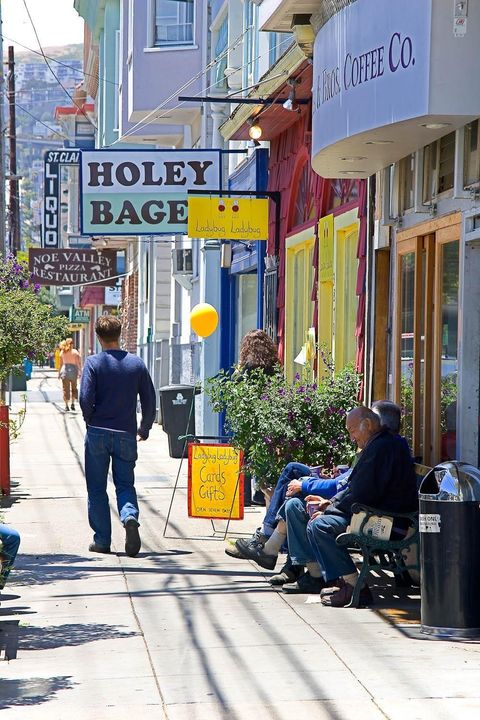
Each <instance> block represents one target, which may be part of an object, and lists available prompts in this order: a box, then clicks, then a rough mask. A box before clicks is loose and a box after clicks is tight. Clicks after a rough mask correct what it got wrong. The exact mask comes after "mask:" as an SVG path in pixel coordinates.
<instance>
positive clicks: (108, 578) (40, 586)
mask: <svg viewBox="0 0 480 720" xmlns="http://www.w3.org/2000/svg"><path fill="white" fill-rule="evenodd" d="M28 396H29V401H28V409H27V417H26V421H25V424H24V426H23V429H22V432H21V436H20V438H19V440H17V441H16V442H14V443H13V444H12V494H11V496H10V498H4V501H3V507H4V508H5V509H4V510H3V512H4V516H5V517H4V519H5V522H7V523H9V524H11V525H13V526H15V527H16V528H18V530H19V531H20V533H21V535H22V546H21V548H20V554H19V557H18V564H17V569H16V570H15V571H14V573H12V576H11V582H9V583H8V585H7V587H6V588H5V590H4V591H3V593H2V595H1V596H0V601H1V606H0V658H1V657H2V655H1V653H2V647H3V648H4V647H5V645H7V654H9V655H10V656H14V655H15V648H16V647H17V644H18V652H17V654H16V658H15V659H11V660H9V661H6V660H3V659H0V678H1V679H0V709H2V710H3V713H2V719H3V718H5V720H17V719H21V720H24V718H26V717H28V720H38V719H39V718H42V719H47V718H48V720H110V719H111V718H118V717H125V716H130V717H132V716H133V715H134V714H135V713H136V714H137V715H138V716H141V717H142V720H149V719H150V718H155V719H156V720H162V718H168V719H169V720H217V719H222V720H226V719H229V720H230V719H231V720H247V719H248V720H251V719H252V718H255V720H291V718H292V717H293V718H295V717H297V718H309V720H310V719H311V720H350V719H353V718H354V719H355V720H385V718H388V719H389V720H404V718H409V719H411V720H427V719H428V718H435V720H454V719H456V718H460V717H461V718H462V720H470V718H472V719H473V718H478V717H479V714H480V682H479V678H480V644H477V643H461V642H457V643H453V642H442V641H435V640H430V639H428V638H427V637H424V636H422V635H421V634H420V632H419V627H418V616H417V614H418V598H417V599H415V598H413V599H411V598H410V599H409V598H408V597H407V596H406V595H405V594H404V595H403V596H399V597H397V598H393V599H392V596H391V593H392V589H390V590H388V591H387V593H385V582H384V581H382V580H381V578H378V579H377V580H375V579H374V581H373V585H374V594H375V595H376V598H377V605H376V606H375V608H373V609H365V610H353V609H332V608H324V607H322V606H321V605H320V604H319V603H318V598H317V597H306V596H302V595H294V596H286V595H285V594H282V593H281V592H276V591H274V590H273V589H272V588H271V587H270V585H269V584H268V582H267V581H266V578H267V577H268V575H269V573H265V572H259V571H258V569H257V567H256V566H255V565H253V564H252V563H249V562H247V561H240V560H234V559H232V558H229V557H228V556H226V555H225V554H224V547H225V544H224V542H223V541H222V540H218V539H215V538H214V537H213V536H212V528H211V525H210V522H209V521H207V520H191V519H189V518H188V517H187V510H186V492H185V486H186V468H184V469H182V472H181V475H180V485H181V488H182V489H181V490H179V491H178V493H177V494H176V496H175V501H174V504H173V511H172V519H171V524H170V526H169V528H168V532H167V537H166V538H164V537H163V530H164V523H165V516H166V512H167V510H168V506H169V503H170V499H171V496H172V487H173V485H174V482H175V478H176V475H177V470H178V464H179V461H177V460H173V459H171V458H169V457H168V450H167V442H166V436H165V435H164V433H163V432H162V430H161V428H160V427H159V426H155V427H154V429H153V431H152V434H151V437H150V439H149V440H148V442H146V443H141V444H140V445H139V461H138V464H137V474H136V477H137V480H136V486H137V491H138V494H139V499H140V508H141V518H140V520H141V528H140V529H141V535H142V550H141V552H140V554H139V556H138V557H136V558H129V557H127V556H126V555H125V553H124V548H123V544H124V533H123V528H122V527H121V525H120V523H119V522H118V521H114V536H113V547H112V551H114V552H112V554H111V555H110V556H102V555H93V554H92V553H89V552H88V550H87V548H88V544H89V542H90V540H91V531H90V528H89V526H88V523H87V516H86V494H85V487H84V478H83V469H82V466H83V450H82V446H83V433H84V424H83V421H82V419H81V415H80V413H78V412H77V413H73V412H70V413H66V412H64V411H63V409H62V408H63V402H62V400H61V392H60V389H59V384H58V380H57V379H56V377H55V374H54V373H53V372H51V371H47V370H38V371H36V373H35V375H34V378H33V379H32V380H31V381H30V382H29V391H28ZM112 513H113V516H114V518H115V515H116V510H115V508H114V505H113V504H112ZM261 516H262V510H260V509H247V511H246V518H245V520H244V521H242V522H241V523H232V526H233V531H234V532H250V531H252V530H253V529H254V528H255V527H256V526H257V525H258V524H259V523H260V521H261ZM218 524H220V523H218ZM382 582H383V585H382ZM388 598H390V599H388ZM314 601H316V602H314ZM397 604H398V605H399V607H400V608H402V607H403V608H407V609H409V612H410V614H411V616H412V617H410V622H409V617H408V614H407V611H406V610H402V609H400V611H399V612H398V613H397V614H396V615H395V613H394V612H393V611H392V612H390V610H389V608H392V607H393V606H396V605H397ZM412 608H413V610H412ZM402 613H403V614H402ZM385 618H386V619H385ZM412 618H413V621H412ZM17 624H18V627H17ZM2 643H3V645H2Z"/></svg>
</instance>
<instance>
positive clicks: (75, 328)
mask: <svg viewBox="0 0 480 720" xmlns="http://www.w3.org/2000/svg"><path fill="white" fill-rule="evenodd" d="M84 327H85V324H84V323H69V324H68V325H67V330H68V332H80V330H83V328H84Z"/></svg>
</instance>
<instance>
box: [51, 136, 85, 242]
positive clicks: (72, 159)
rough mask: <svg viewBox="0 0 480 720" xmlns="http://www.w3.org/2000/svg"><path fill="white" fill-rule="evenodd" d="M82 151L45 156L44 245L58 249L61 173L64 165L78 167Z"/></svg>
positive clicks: (54, 152) (61, 151)
mask: <svg viewBox="0 0 480 720" xmlns="http://www.w3.org/2000/svg"><path fill="white" fill-rule="evenodd" d="M79 161H80V150H73V149H72V150H47V151H46V152H45V155H44V190H43V223H42V245H43V247H45V248H57V247H58V246H59V237H60V198H59V190H60V172H61V166H62V165H78V163H79Z"/></svg>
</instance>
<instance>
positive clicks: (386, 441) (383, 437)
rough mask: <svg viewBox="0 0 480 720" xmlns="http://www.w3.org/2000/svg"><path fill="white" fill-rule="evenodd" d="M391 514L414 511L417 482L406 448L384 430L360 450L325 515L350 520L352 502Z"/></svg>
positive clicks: (416, 506) (404, 444)
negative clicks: (345, 484)
mask: <svg viewBox="0 0 480 720" xmlns="http://www.w3.org/2000/svg"><path fill="white" fill-rule="evenodd" d="M356 502H358V503H363V504H364V505H371V506H373V507H375V508H378V509H379V510H385V511H388V510H389V511H391V512H414V511H416V510H417V509H418V494H417V481H416V478H415V472H414V469H413V463H412V458H411V456H410V452H409V450H408V445H407V444H406V443H405V442H401V441H400V439H399V437H398V436H395V435H392V434H391V433H390V432H388V431H387V430H382V431H381V432H380V433H379V434H378V435H376V436H375V437H374V438H373V439H372V440H371V441H370V442H369V443H368V445H367V447H366V448H365V449H364V450H363V451H362V453H361V454H360V457H359V458H358V461H357V464H356V465H355V467H354V468H353V470H352V473H351V475H350V481H349V483H348V485H347V487H346V488H345V489H344V490H342V491H341V492H339V493H337V495H335V496H334V497H333V498H332V504H331V505H330V506H329V507H328V508H327V509H326V510H325V514H334V515H342V516H343V517H346V518H347V519H350V517H351V515H352V505H353V503H356Z"/></svg>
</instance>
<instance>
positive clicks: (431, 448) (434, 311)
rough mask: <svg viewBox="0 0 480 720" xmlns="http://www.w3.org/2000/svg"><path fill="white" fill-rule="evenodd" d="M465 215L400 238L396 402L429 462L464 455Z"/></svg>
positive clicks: (415, 448) (416, 449)
mask: <svg viewBox="0 0 480 720" xmlns="http://www.w3.org/2000/svg"><path fill="white" fill-rule="evenodd" d="M460 233H461V225H460V216H459V214H455V215H453V216H448V217H446V218H440V219H439V220H436V221H432V222H431V223H426V224H424V225H422V226H417V227H416V228H412V229H411V230H408V231H405V232H401V233H398V235H397V245H396V260H397V265H396V267H397V278H396V287H397V292H396V298H395V300H396V302H395V315H396V317H395V327H396V332H395V346H394V353H395V355H394V356H395V399H396V402H398V403H399V404H400V405H401V406H402V408H403V409H404V428H403V433H404V434H405V436H406V437H407V440H408V441H409V443H410V447H411V448H412V452H413V455H414V456H415V457H416V458H418V459H419V460H420V461H421V462H423V463H424V464H425V465H434V464H436V463H438V462H441V461H443V460H451V459H454V458H455V457H456V414H457V374H458V290H459V249H460Z"/></svg>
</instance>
